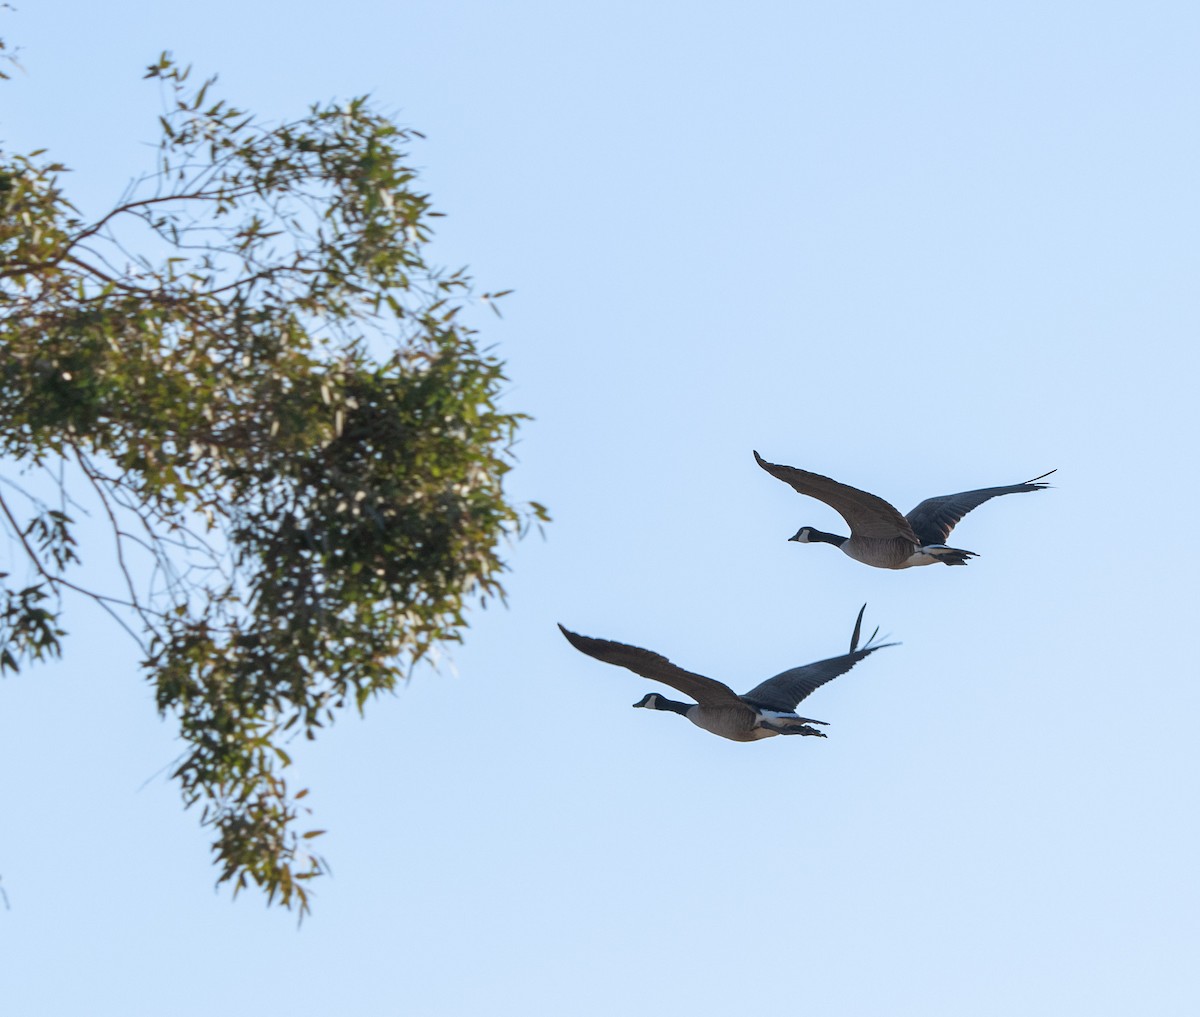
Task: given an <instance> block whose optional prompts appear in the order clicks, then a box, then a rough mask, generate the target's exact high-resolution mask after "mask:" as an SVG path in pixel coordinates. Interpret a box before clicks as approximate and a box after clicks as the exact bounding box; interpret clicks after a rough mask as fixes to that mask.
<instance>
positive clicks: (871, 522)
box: [754, 452, 920, 544]
mask: <svg viewBox="0 0 1200 1017" xmlns="http://www.w3.org/2000/svg"><path fill="white" fill-rule="evenodd" d="M754 458H755V459H756V460H757V461H758V465H759V466H761V467H762V468H763V469H764V470H766V471H767V472H768V473H769V474H771V476H772V477H775V478H777V479H778V480H782V481H783V482H784V483H785V484H788V485H789V486H790V487H792V488H793V489H794V490H796V491H798V492H800V494H806V495H808V496H809V497H810V498H816V499H817V501H823V502H824V503H825V504H826V505H828V506H829V507H830V508H831V509H833V510H834V511H835V512H836V513H837V514H838V515H840V516H841V517H842V518H843V519H845V520H846V525H848V526H849V527H850V533H851V534H852V535H853V536H856V537H904V538H906V539H908V540H911V541H912V542H913V543H914V544H916V543H920V541H918V540H917V535H916V534H915V533H913V531H912V527H911V526H910V525H909V521H908V520H907V519H905V518H904V516H902V515H901V514H900V510H899V509H898V508H896V507H895V506H894V505H890V504H889V503H888V502H886V501H884V500H883V499H882V498H880V497H879V496H878V495H875V494H870V493H868V492H867V491H860V490H859V489H858V488H857V487H851V486H850V485H849V484H841V483H838V481H836V480H831V479H830V478H829V477H823V476H821V475H820V474H819V473H809V472H808V470H798V469H796V467H794V466H780V465H777V464H776V463H769V462H767V461H766V460H765V459H763V457H762V456H760V455H759V454H758V453H757V452H755V453H754Z"/></svg>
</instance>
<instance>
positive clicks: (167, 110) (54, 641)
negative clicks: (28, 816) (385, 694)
mask: <svg viewBox="0 0 1200 1017" xmlns="http://www.w3.org/2000/svg"><path fill="white" fill-rule="evenodd" d="M147 77H150V78H154V79H157V80H158V81H159V82H160V83H161V84H162V86H163V97H164V113H163V115H162V116H161V118H160V128H161V143H160V145H159V149H158V156H157V165H156V167H155V169H154V171H153V172H151V173H149V174H147V175H146V176H144V177H142V178H140V179H138V180H136V181H135V182H134V183H132V184H131V185H130V187H129V189H128V191H127V192H126V193H125V194H124V195H123V196H122V198H121V199H120V201H119V202H118V203H117V204H116V205H115V207H113V208H111V210H109V211H107V212H106V213H105V214H103V215H101V216H99V217H98V218H94V219H91V220H88V219H86V218H85V217H84V216H82V215H81V214H80V213H79V212H78V211H77V210H76V209H75V208H74V207H73V206H72V205H71V204H70V203H69V201H68V200H67V197H66V196H65V194H64V192H63V189H62V186H61V184H60V180H61V176H62V174H63V172H64V167H62V166H61V165H58V164H56V163H54V162H51V161H49V160H47V159H46V158H45V157H44V156H43V155H42V153H39V152H34V153H30V154H28V155H19V154H8V153H2V152H0V452H2V453H3V455H4V456H5V457H7V458H8V460H9V461H10V462H15V463H16V464H19V467H20V474H19V475H18V476H16V477H9V478H6V479H5V481H4V484H3V486H2V487H0V525H3V527H4V528H5V529H6V531H7V533H8V536H9V538H10V540H11V541H12V542H14V545H15V546H16V548H17V550H18V555H17V557H18V559H19V560H21V561H22V562H23V563H24V565H23V566H22V567H23V568H24V569H25V570H26V574H25V575H24V576H18V575H16V574H15V573H16V571H17V570H14V574H13V575H7V576H4V577H3V578H2V579H0V584H3V585H2V586H0V673H2V672H5V671H16V670H18V669H19V668H21V667H22V666H24V665H26V664H27V663H29V662H31V661H37V660H42V659H45V658H47V657H51V656H56V655H58V654H59V653H60V651H61V645H62V644H61V641H62V638H63V636H64V631H63V628H62V626H63V624H64V622H63V605H64V602H66V601H69V600H70V599H71V596H72V594H75V595H82V596H86V597H89V598H91V599H92V600H93V601H95V602H96V603H98V604H100V605H102V606H103V607H104V608H105V610H107V611H108V612H109V613H110V614H111V615H112V617H113V620H114V623H116V624H119V625H121V626H122V627H124V628H125V629H126V631H127V632H129V633H130V634H131V635H132V636H133V637H134V638H135V639H137V640H138V642H139V644H140V645H141V647H142V650H143V654H144V661H143V667H144V669H145V673H146V675H147V676H148V678H149V680H150V681H151V682H152V683H153V685H154V688H155V690H156V697H157V703H158V708H159V710H160V711H161V712H162V713H163V714H164V715H165V716H168V717H171V718H174V720H175V721H176V722H177V723H178V725H179V731H180V734H181V737H182V739H183V744H184V752H183V755H182V756H181V758H180V760H179V761H178V765H177V767H176V768H175V770H174V776H175V778H177V779H178V781H179V783H180V786H181V788H182V793H183V798H184V801H185V803H186V804H187V805H188V806H191V805H199V806H200V807H201V817H202V822H203V824H204V825H206V826H208V827H210V828H212V830H213V831H214V833H215V840H214V844H213V848H214V852H215V856H216V862H217V865H218V868H219V881H231V882H232V884H233V886H234V889H235V893H236V892H237V890H238V889H240V888H242V887H245V886H246V885H248V884H249V883H254V884H257V885H258V886H259V887H261V888H263V889H264V890H265V891H266V893H267V895H268V899H277V900H279V901H281V902H282V903H283V904H285V905H287V906H297V907H299V908H300V911H301V913H304V911H305V910H307V907H308V894H307V892H306V890H305V883H304V881H305V880H308V879H311V878H312V877H314V876H317V875H319V874H320V873H321V872H322V871H323V870H324V867H325V866H324V862H323V861H322V859H321V858H320V857H319V856H318V855H316V854H315V853H313V852H312V850H311V848H310V845H311V838H312V837H314V836H315V835H316V834H317V833H318V832H319V831H314V830H302V829H301V828H300V827H301V825H302V824H301V823H300V819H299V817H300V815H301V814H302V813H304V812H305V810H304V808H303V806H302V805H301V804H300V803H299V799H301V798H302V797H303V796H304V794H305V793H306V792H304V791H301V792H299V793H296V794H292V793H290V792H289V790H288V788H287V785H286V782H285V780H284V777H283V770H285V769H286V767H287V766H288V764H289V762H290V759H289V756H288V754H287V751H286V749H285V745H286V744H287V743H288V741H289V739H291V738H294V737H295V736H296V735H298V734H301V733H302V734H303V735H304V736H305V737H307V738H312V737H313V736H314V734H315V732H316V731H317V730H318V729H319V728H320V727H321V726H322V725H324V724H326V723H328V722H329V721H331V720H332V719H333V718H334V717H335V714H336V712H337V711H338V710H340V709H342V708H344V707H347V706H350V705H352V706H354V707H356V708H357V709H358V710H360V711H361V710H362V708H363V707H364V705H365V703H366V702H367V701H368V700H369V699H370V698H371V697H372V696H374V695H376V694H378V693H380V692H382V691H386V690H389V689H392V688H393V687H394V686H395V685H396V683H397V681H398V680H400V679H401V678H403V677H404V676H405V675H406V674H407V673H408V672H409V670H410V669H411V667H412V665H413V664H414V663H415V662H417V661H418V660H420V659H421V658H422V657H424V656H425V655H426V654H428V653H429V652H430V651H431V650H432V649H434V648H435V647H437V646H439V645H440V644H444V643H447V642H452V641H455V640H458V639H459V638H460V636H461V633H462V630H463V628H464V626H465V625H466V617H465V614H464V612H465V610H466V608H467V607H468V605H469V603H470V602H471V601H475V600H483V601H486V600H487V599H488V598H493V597H502V596H503V589H502V586H501V583H500V578H499V577H500V574H501V573H502V571H503V570H504V562H503V560H502V558H501V557H500V548H501V546H502V544H503V543H504V541H505V540H506V539H507V538H510V537H512V536H514V535H517V534H520V533H523V532H524V531H525V529H526V528H527V527H528V525H529V524H530V523H531V522H537V521H540V520H543V519H545V518H546V517H545V511H544V509H543V508H542V507H541V506H540V505H537V504H536V503H531V504H530V505H528V506H524V507H521V506H515V505H513V504H511V503H510V501H509V500H508V499H507V498H506V496H505V493H504V490H503V485H502V481H503V477H504V475H505V473H506V472H507V471H508V469H509V468H510V465H511V462H512V456H511V442H512V440H513V437H514V433H515V430H516V428H517V427H518V425H519V423H520V421H521V420H522V416H521V415H520V414H516V413H509V412H504V411H502V410H501V408H500V407H499V406H498V397H499V395H500V391H501V387H502V384H503V382H504V375H503V373H502V370H503V365H502V364H501V363H500V361H499V360H498V359H497V358H496V357H495V356H494V355H493V354H492V353H490V352H489V351H487V350H486V349H483V348H481V346H480V345H479V343H478V340H477V337H476V335H475V334H474V332H473V331H472V330H471V329H469V328H467V327H465V326H464V325H463V324H461V323H460V322H459V321H458V315H459V312H460V309H461V308H462V307H463V306H464V303H465V301H466V300H467V299H468V298H469V296H470V293H471V290H470V280H469V279H468V278H467V277H466V276H465V275H464V274H463V273H461V272H455V273H446V272H443V271H439V270H437V269H435V268H434V267H433V266H431V265H430V263H429V262H428V261H427V260H426V253H425V247H426V244H427V242H428V241H429V239H430V235H431V234H430V221H431V219H432V218H433V217H434V216H435V215H436V213H435V212H433V211H432V209H431V206H430V202H429V199H428V197H427V196H426V195H425V194H422V193H420V191H419V190H417V189H416V180H415V175H414V172H413V171H412V170H411V169H410V168H408V167H407V165H406V151H405V146H406V145H407V144H408V143H410V142H411V139H412V137H413V135H414V134H415V132H412V131H409V130H405V129H401V128H400V127H398V126H397V125H396V124H394V123H393V122H392V121H391V120H390V119H389V118H388V117H386V116H383V115H381V114H380V113H378V112H376V111H375V110H374V109H373V107H372V106H371V104H370V103H368V102H367V101H366V100H364V99H355V100H352V101H349V102H345V103H334V104H329V105H317V106H313V107H311V108H310V110H309V111H308V113H307V115H305V116H303V117H301V118H299V119H297V120H295V121H293V122H289V123H282V124H276V125H265V124H262V123H260V122H258V121H257V120H256V119H255V118H254V117H252V116H251V115H249V114H247V113H245V112H244V111H242V110H239V109H236V108H234V107H232V106H230V105H228V104H227V103H226V102H225V101H223V100H221V99H216V98H212V97H211V92H212V87H211V86H212V82H211V81H209V82H205V83H204V84H202V85H200V86H199V87H196V88H193V87H192V86H191V85H190V84H189V83H188V80H187V77H188V76H187V72H186V71H185V70H183V69H181V68H180V67H179V66H177V65H176V64H174V63H173V62H172V61H171V59H170V57H169V56H168V55H165V54H164V56H163V58H162V59H161V60H160V61H159V62H158V63H156V64H155V65H153V66H151V67H150V68H149V70H148V73H147ZM500 295H502V294H484V295H483V299H484V300H489V299H491V298H492V297H493V296H500ZM38 471H41V472H42V473H44V474H46V475H47V476H48V477H49V489H50V490H52V491H53V492H54V495H53V497H51V498H47V497H45V495H44V493H39V492H44V491H45V490H46V489H47V485H46V484H45V483H42V484H40V485H39V484H38V483H34V482H32V481H31V479H30V474H31V473H36V472H38ZM88 507H90V508H91V511H92V514H93V515H94V516H96V520H93V521H92V522H90V523H89V524H88V525H95V523H96V522H97V521H98V522H101V523H103V524H104V525H105V526H106V527H107V528H108V529H110V530H111V534H112V562H113V565H114V569H113V571H114V573H115V574H117V575H119V577H120V586H119V589H102V588H99V587H96V586H93V585H87V584H85V583H84V581H83V580H82V579H81V578H80V572H79V567H80V556H81V555H80V548H79V545H78V544H77V537H76V533H77V530H78V527H79V525H80V524H79V522H78V520H79V519H80V517H81V514H82V513H83V512H84V511H85V509H87V508H88ZM91 553H92V552H91V551H89V555H91ZM88 575H89V576H90V573H88Z"/></svg>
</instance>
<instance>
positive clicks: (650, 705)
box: [633, 692, 666, 710]
mask: <svg viewBox="0 0 1200 1017" xmlns="http://www.w3.org/2000/svg"><path fill="white" fill-rule="evenodd" d="M662 702H663V697H662V696H660V695H659V694H658V693H657V692H651V693H650V694H649V695H647V696H643V697H642V698H641V699H640V700H639V701H638V702H636V703H634V704H633V706H634V709H643V710H663V709H666V707H664V706H661V705H659V704H661V703H662Z"/></svg>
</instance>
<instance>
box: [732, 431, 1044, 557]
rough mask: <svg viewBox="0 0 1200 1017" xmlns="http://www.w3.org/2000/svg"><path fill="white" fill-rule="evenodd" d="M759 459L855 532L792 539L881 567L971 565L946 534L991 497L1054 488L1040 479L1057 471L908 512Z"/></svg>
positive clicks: (931, 501) (801, 533) (930, 501)
mask: <svg viewBox="0 0 1200 1017" xmlns="http://www.w3.org/2000/svg"><path fill="white" fill-rule="evenodd" d="M754 458H755V459H757V460H758V465H759V466H761V467H762V468H763V469H764V470H766V471H767V472H768V473H769V474H771V476H772V477H777V478H778V479H779V480H782V481H783V482H784V483H785V484H790V485H791V486H792V487H793V488H795V489H796V490H797V491H799V492H800V493H801V494H806V495H808V496H809V497H810V498H816V499H817V501H823V502H824V503H825V504H826V505H828V506H829V507H830V508H831V509H833V510H834V511H836V512H837V513H838V514H839V515H840V516H841V517H842V518H843V519H845V520H846V524H847V525H848V526H849V527H850V536H849V537H839V536H838V535H837V534H836V533H825V532H823V531H821V530H818V529H815V528H813V527H812V526H801V527H800V529H799V530H797V531H796V535H795V536H793V537H789V538H788V539H789V540H795V541H798V542H799V543H801V544H812V543H823V544H833V545H834V546H835V547H840V548H841V549H842V550H843V551H845V552H846V554H848V555H849V556H850V557H851V558H853V559H854V560H855V561H861V562H862V563H863V564H865V565H874V566H875V567H876V568H880V569H906V568H911V567H912V566H913V565H932V564H933V563H934V562H937V561H940V562H941V563H942V564H943V565H965V564H966V563H967V559H968V558H974V557H976V554H975V552H974V551H962V550H960V549H958V548H955V547H947V546H946V538H947V537H949V536H950V531H951V530H953V529H954V527H955V524H957V523H958V521H959V520H960V519H962V517H963V516H965V515H966V514H967V513H968V512H970V511H971V509H973V508H978V507H979V506H980V505H982V504H983V503H984V502H985V501H988V500H989V499H990V498H996V497H998V496H999V495H1002V494H1020V493H1022V492H1025V491H1041V490H1043V489H1044V488H1047V487H1049V486H1050V485H1049V484H1039V483H1038V481H1039V480H1041V479H1042V478H1043V477H1048V476H1050V473H1055V472H1057V471H1056V470H1051V471H1050V473H1043V474H1042V476H1041V477H1034V478H1033V480H1027V481H1025V483H1023V484H1010V485H1009V486H1008V487H984V488H981V489H980V490H978V491H963V492H962V493H961V494H943V495H941V496H940V497H937V498H926V499H925V500H924V501H923V502H921V504H920V505H918V506H917V507H916V508H915V509H913V510H912V511H911V512H910V513H908V515H906V516H902V515H901V514H900V512H899V511H898V510H897V509H896V508H894V507H893V506H892V505H890V504H888V503H887V502H886V501H884V500H883V499H882V498H880V497H877V496H876V495H873V494H868V493H867V492H866V491H860V490H859V489H858V488H856V487H850V486H849V485H848V484H839V483H838V482H837V481H836V480H830V479H829V478H828V477H822V476H821V475H820V474H819V473H809V472H808V471H807V470H798V469H796V468H795V467H794V466H778V465H776V464H775V463H769V462H767V461H766V460H765V459H763V457H762V456H760V455H759V454H758V453H757V452H755V453H754Z"/></svg>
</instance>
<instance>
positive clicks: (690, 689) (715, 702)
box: [559, 604, 895, 742]
mask: <svg viewBox="0 0 1200 1017" xmlns="http://www.w3.org/2000/svg"><path fill="white" fill-rule="evenodd" d="M864 610H866V605H865V604H864V605H863V608H862V610H860V611H859V612H858V619H857V621H855V623H854V633H853V635H852V636H851V638H850V650H849V652H848V653H843V654H841V655H840V656H837V657H830V658H829V659H828V660H819V661H817V662H816V663H813V664H805V665H803V666H801V667H793V668H790V669H789V670H787V671H783V672H781V673H780V674H777V675H775V676H774V677H773V678H768V679H767V680H766V681H764V682H762V683H760V684H758V685H756V686H755V687H754V688H752V689H751V690H750V691H749V692H747V693H746V694H745V695H741V696H739V695H738V694H737V693H735V692H734V691H733V690H732V689H731V688H730V687H729V686H728V685H726V684H725V683H724V682H719V681H717V680H716V679H715V678H706V677H704V676H703V675H699V674H694V673H693V672H691V671H685V670H684V669H683V668H681V667H678V666H676V665H675V664H672V663H671V662H670V661H669V660H667V658H666V657H664V656H662V655H661V654H658V653H654V652H653V651H651V650H643V649H642V648H641V647H638V646H630V645H628V644H626V643H617V642H613V641H612V640H608V639H593V638H592V637H591V636H581V635H579V634H578V633H576V632H572V631H570V630H569V629H567V628H564V627H563V626H562V625H559V629H561V630H562V634H563V635H564V636H566V638H567V641H568V642H569V643H570V644H571V645H572V646H574V647H575V649H577V650H579V651H580V652H581V653H586V654H587V655H588V656H589V657H595V658H596V659H597V660H602V661H604V662H605V663H606V664H617V665H620V666H621V667H625V668H628V669H629V670H630V671H633V672H634V673H635V674H639V675H641V676H642V677H643V678H650V679H652V680H653V681H657V682H662V684H664V685H668V686H670V687H671V688H673V689H675V690H676V691H678V692H682V693H683V694H684V695H687V696H691V697H692V698H693V699H694V700H696V702H694V703H681V702H678V701H676V700H673V699H668V698H667V697H666V696H664V695H662V694H660V693H658V692H651V693H649V694H648V695H646V696H645V697H643V698H642V699H641V701H639V702H637V703H634V704H633V705H634V706H635V707H640V708H642V709H647V710H662V711H665V712H669V713H677V714H679V715H680V716H682V717H687V719H688V720H690V721H691V722H692V723H693V724H695V725H696V726H697V727H699V728H702V729H703V730H705V731H708V732H710V733H711V734H715V735H719V736H720V737H722V738H728V739H730V740H731V741H735V742H754V741H759V740H760V739H762V738H772V737H774V736H775V735H810V736H812V735H815V736H816V737H819V738H824V737H825V735H824V734H823V733H822V732H820V731H818V730H817V729H816V728H815V727H813V726H812V725H814V724H821V725H824V723H825V722H824V721H820V720H812V719H811V718H809V717H801V716H799V715H798V714H797V713H796V707H797V706H798V705H799V704H800V702H801V701H802V700H803V699H805V698H806V697H807V696H808V695H809V694H810V693H812V692H814V691H815V690H816V689H818V688H820V687H821V686H822V685H824V684H825V683H826V682H828V681H831V680H833V679H834V678H836V677H837V676H838V675H841V674H845V673H846V672H847V671H849V670H850V669H851V668H852V667H854V665H855V664H857V663H858V662H859V661H860V660H862V659H863V658H864V657H867V656H869V655H870V654H872V653H874V652H875V651H876V650H881V649H883V648H884V647H885V646H894V645H895V644H894V643H876V642H875V636H876V635H877V634H878V631H879V630H878V629H876V630H875V632H874V633H872V634H871V638H870V639H868V640H867V642H866V644H865V645H863V646H862V647H861V648H860V647H859V645H858V640H859V635H860V633H861V631H862V616H863V611H864Z"/></svg>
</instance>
